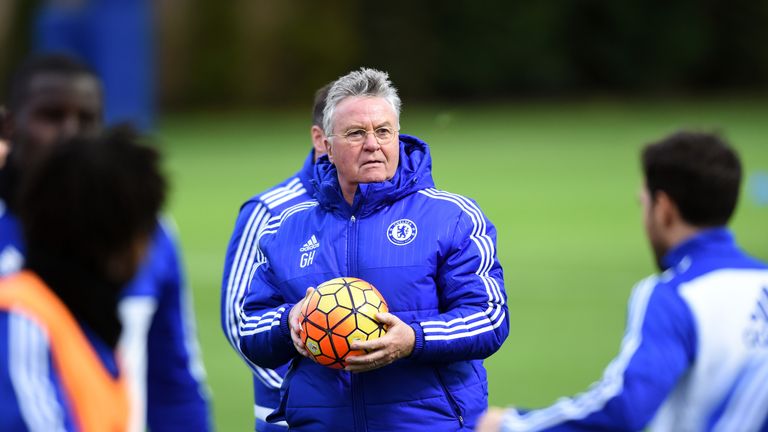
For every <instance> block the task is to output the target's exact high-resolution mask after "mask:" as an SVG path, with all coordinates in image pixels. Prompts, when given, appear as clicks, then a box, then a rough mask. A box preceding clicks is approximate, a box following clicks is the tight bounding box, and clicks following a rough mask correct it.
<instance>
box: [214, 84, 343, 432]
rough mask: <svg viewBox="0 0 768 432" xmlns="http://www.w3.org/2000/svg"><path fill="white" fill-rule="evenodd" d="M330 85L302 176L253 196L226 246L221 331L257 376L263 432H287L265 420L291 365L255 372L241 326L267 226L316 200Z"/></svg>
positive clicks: (319, 96) (322, 92) (317, 103)
mask: <svg viewBox="0 0 768 432" xmlns="http://www.w3.org/2000/svg"><path fill="white" fill-rule="evenodd" d="M329 88H330V84H326V85H325V86H323V87H321V88H320V89H318V90H317V91H316V92H315V100H314V104H313V107H312V127H311V128H310V137H311V139H312V147H313V148H312V150H311V151H310V152H309V155H308V156H307V158H306V159H305V161H304V165H303V166H302V168H301V170H300V171H299V172H297V173H296V174H295V175H293V176H292V177H289V178H288V179H286V180H284V181H283V182H281V183H279V184H277V185H276V186H274V187H272V188H270V189H268V190H266V191H264V192H262V193H260V194H258V195H255V196H253V197H252V198H250V199H249V200H248V201H246V202H245V203H244V204H243V205H242V206H241V207H240V212H239V214H238V215H237V220H236V221H235V229H234V231H233V232H232V237H231V239H230V240H229V245H228V246H227V254H226V257H225V260H224V277H223V278H222V283H221V326H222V328H223V329H224V335H225V336H226V337H227V340H228V341H229V343H230V344H231V345H232V347H233V348H234V349H235V350H236V351H237V352H238V353H239V354H240V355H241V357H242V358H243V359H244V360H245V362H246V364H247V365H248V366H249V367H250V368H251V371H252V372H253V397H254V414H255V417H256V430H257V431H259V432H262V431H264V432H270V431H285V430H286V429H287V425H286V424H285V422H281V423H277V424H270V423H267V421H266V418H267V415H269V413H270V412H272V411H273V410H274V409H275V408H277V406H278V404H279V402H280V386H281V385H282V383H283V377H284V376H285V372H286V370H287V369H288V365H287V364H284V365H280V366H278V367H275V368H272V369H269V368H262V367H259V366H256V365H255V364H253V363H252V362H250V361H249V360H248V358H247V357H245V356H244V355H242V353H240V336H239V334H238V331H237V327H238V326H237V323H238V319H239V316H240V312H241V304H242V301H243V297H244V296H245V293H246V291H247V289H248V283H249V282H250V278H251V274H252V269H253V265H254V264H255V263H257V262H260V261H262V260H263V257H262V255H261V252H260V251H259V249H258V247H257V245H256V238H257V236H258V233H259V232H260V231H261V229H262V228H263V227H264V226H265V225H266V224H267V221H269V219H270V218H271V217H273V216H276V215H279V214H280V213H281V212H282V211H283V210H285V209H287V208H289V207H291V206H293V205H295V204H298V203H301V202H304V201H309V200H311V199H312V196H311V192H312V185H311V184H310V181H311V179H312V175H313V171H314V166H315V161H316V160H317V158H319V157H320V156H322V155H323V154H325V144H324V140H325V133H324V132H323V109H324V108H325V98H326V96H327V95H328V89H329Z"/></svg>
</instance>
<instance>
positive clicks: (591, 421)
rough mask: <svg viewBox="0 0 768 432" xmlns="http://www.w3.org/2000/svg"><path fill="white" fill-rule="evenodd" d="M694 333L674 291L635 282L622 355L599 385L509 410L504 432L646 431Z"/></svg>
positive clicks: (682, 366)
mask: <svg viewBox="0 0 768 432" xmlns="http://www.w3.org/2000/svg"><path fill="white" fill-rule="evenodd" d="M695 351H696V330H695V327H694V322H693V316H692V314H691V312H690V309H689V308H688V306H687V305H686V304H685V303H684V301H683V300H682V299H681V298H680V297H679V295H678V293H677V291H676V289H675V288H672V287H669V286H666V285H663V284H661V285H658V281H657V280H656V278H649V279H646V280H644V281H643V282H641V283H640V284H638V285H637V286H636V287H635V289H634V291H633V294H632V299H631V300H630V306H629V316H628V324H627V330H626V332H625V334H624V339H623V341H622V344H621V352H620V353H619V355H618V357H616V358H615V359H614V360H613V361H612V362H611V364H610V365H609V366H608V368H607V369H606V370H605V373H604V375H603V378H602V380H601V381H599V382H597V383H595V384H593V385H592V387H591V388H590V390H589V391H587V392H586V393H583V394H581V395H579V396H577V397H575V398H573V399H561V400H560V401H558V402H557V403H556V404H554V405H552V406H551V407H549V408H546V409H542V410H535V411H529V412H527V413H525V414H521V413H519V412H517V411H515V410H509V411H508V413H507V415H506V416H505V420H504V423H503V427H502V430H503V431H505V432H509V431H539V430H547V431H584V430H616V431H636V430H642V429H643V428H645V427H646V426H647V425H648V423H649V422H650V421H651V419H652V418H653V416H654V415H655V413H656V411H657V410H658V408H659V407H660V406H661V404H662V403H663V402H664V400H665V399H666V398H667V396H668V395H669V393H670V392H671V391H672V389H673V388H674V386H675V384H676V383H677V381H678V379H679V378H680V377H681V376H682V375H683V374H684V373H685V371H686V370H687V369H688V367H689V365H690V364H691V362H692V361H693V359H694V357H695Z"/></svg>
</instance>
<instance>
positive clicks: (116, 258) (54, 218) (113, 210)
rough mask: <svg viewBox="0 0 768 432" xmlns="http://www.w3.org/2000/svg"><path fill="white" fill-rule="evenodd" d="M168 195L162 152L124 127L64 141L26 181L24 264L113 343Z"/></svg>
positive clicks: (22, 192)
mask: <svg viewBox="0 0 768 432" xmlns="http://www.w3.org/2000/svg"><path fill="white" fill-rule="evenodd" d="M165 194H166V183H165V179H164V177H163V175H162V174H161V172H160V167H159V156H158V154H157V152H156V151H154V150H153V149H151V148H149V147H145V146H143V145H140V144H139V143H138V142H137V138H136V137H135V135H133V134H132V133H130V132H129V131H125V130H115V131H110V132H108V133H105V134H102V135H98V136H96V137H76V138H73V139H70V140H67V141H63V142H62V143H60V144H59V145H56V146H54V147H53V148H51V150H50V152H49V154H48V156H47V157H46V158H44V159H42V160H41V161H40V162H39V163H38V164H36V165H35V166H34V167H33V168H32V169H31V170H29V171H28V172H27V173H25V175H24V176H23V177H22V183H21V186H20V188H19V194H18V208H19V219H20V221H21V226H22V234H23V236H24V242H25V244H26V247H27V253H26V263H25V267H26V268H27V269H29V270H31V271H33V272H34V273H36V274H37V275H38V276H39V277H40V278H42V280H43V281H44V282H45V283H46V284H48V286H50V287H51V289H52V290H53V291H54V292H56V294H57V295H58V296H59V298H61V300H62V301H63V302H64V303H65V304H66V305H67V307H68V308H69V309H70V310H71V311H72V313H73V314H74V315H75V316H76V317H77V318H78V320H80V321H82V322H84V323H85V324H87V326H88V327H89V328H90V329H91V330H93V331H94V332H95V333H96V334H97V335H99V337H101V338H102V339H103V340H104V341H105V342H106V343H107V344H109V345H110V346H113V347H114V346H115V345H116V343H117V341H118V338H119V335H120V331H121V326H120V321H119V320H118V318H117V303H118V299H119V297H120V293H121V291H122V289H123V287H124V286H125V284H126V283H127V282H128V281H129V280H130V279H131V278H132V277H133V276H134V274H135V273H136V271H137V269H138V268H139V264H140V263H141V262H142V259H143V257H144V255H145V253H146V251H147V249H148V246H149V244H150V241H151V240H150V239H151V236H152V234H153V232H154V230H155V229H156V226H157V219H156V218H157V214H158V212H159V211H160V208H161V206H162V204H163V201H164V199H165Z"/></svg>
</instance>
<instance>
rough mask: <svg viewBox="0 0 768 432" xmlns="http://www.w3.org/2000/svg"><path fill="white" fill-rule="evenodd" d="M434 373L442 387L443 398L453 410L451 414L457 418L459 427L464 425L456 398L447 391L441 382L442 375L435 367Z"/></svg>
mask: <svg viewBox="0 0 768 432" xmlns="http://www.w3.org/2000/svg"><path fill="white" fill-rule="evenodd" d="M435 375H437V380H438V381H440V387H442V389H443V394H445V398H446V399H447V400H448V404H450V405H451V409H452V410H453V415H455V416H456V419H457V420H459V427H461V428H463V427H464V417H463V416H462V415H461V409H459V404H458V403H457V402H456V399H454V397H453V395H452V394H451V393H450V392H449V391H448V386H446V385H445V382H443V376H442V375H441V374H440V371H439V370H438V369H435Z"/></svg>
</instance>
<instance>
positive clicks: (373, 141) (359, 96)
mask: <svg viewBox="0 0 768 432" xmlns="http://www.w3.org/2000/svg"><path fill="white" fill-rule="evenodd" d="M323 125H324V129H325V132H326V134H327V135H326V140H325V142H326V150H327V152H328V157H329V159H330V160H331V162H332V163H333V164H334V165H335V166H336V170H337V171H338V176H339V184H340V185H341V187H342V191H343V192H345V198H347V201H350V199H349V198H350V197H349V196H348V192H351V193H352V194H354V190H356V188H357V185H358V184H360V183H373V182H382V181H385V180H389V179H391V178H392V177H394V175H395V171H396V170H397V165H398V163H399V160H400V146H399V144H398V143H399V140H398V131H399V129H400V98H399V97H398V95H397V90H396V89H395V88H394V86H392V83H391V82H390V81H389V76H388V75H387V74H386V73H384V72H381V71H377V70H375V69H367V68H362V69H360V70H357V71H354V72H350V73H349V74H347V75H345V76H343V77H341V78H339V79H338V80H336V81H335V82H334V83H333V86H332V87H331V89H330V90H329V91H328V98H327V103H326V106H325V110H324V112H323Z"/></svg>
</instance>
